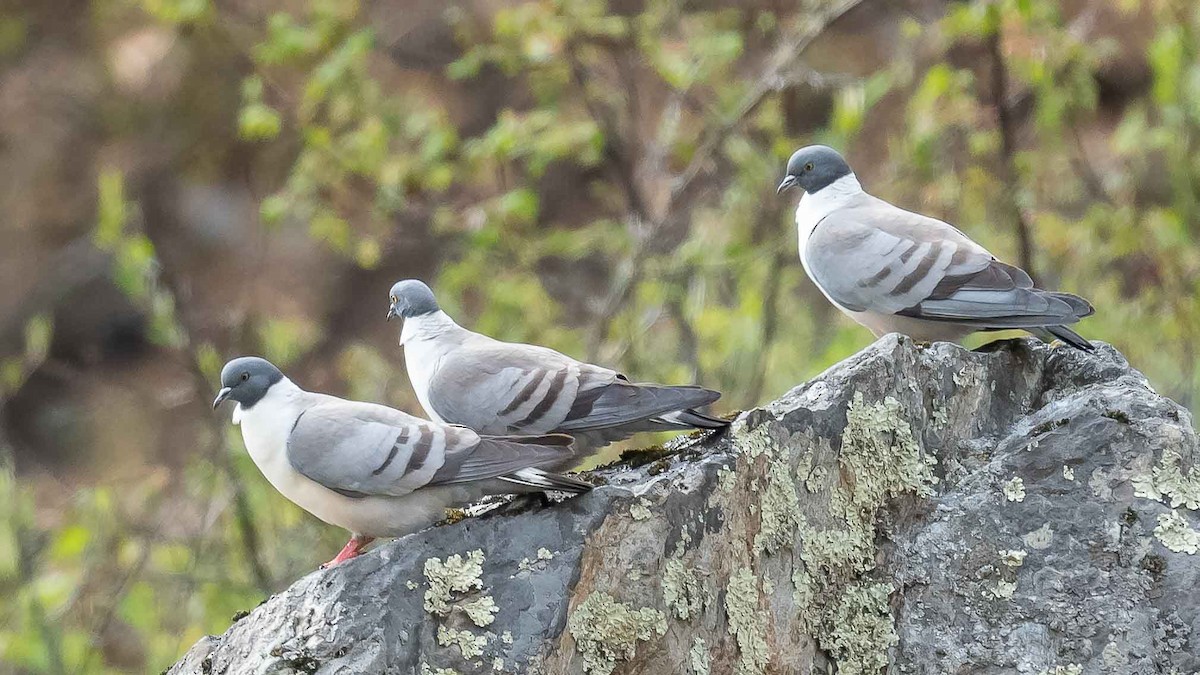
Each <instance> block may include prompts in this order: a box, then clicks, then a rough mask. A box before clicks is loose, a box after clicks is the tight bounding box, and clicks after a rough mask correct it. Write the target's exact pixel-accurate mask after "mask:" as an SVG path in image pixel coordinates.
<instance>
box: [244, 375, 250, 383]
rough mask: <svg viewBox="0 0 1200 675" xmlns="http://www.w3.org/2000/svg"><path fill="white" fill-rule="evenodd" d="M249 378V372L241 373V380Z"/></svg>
mask: <svg viewBox="0 0 1200 675" xmlns="http://www.w3.org/2000/svg"><path fill="white" fill-rule="evenodd" d="M248 379H250V373H242V382H245V381H246V380H248Z"/></svg>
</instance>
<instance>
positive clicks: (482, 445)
mask: <svg viewBox="0 0 1200 675" xmlns="http://www.w3.org/2000/svg"><path fill="white" fill-rule="evenodd" d="M572 441H573V439H572V438H571V437H570V436H565V435H562V434H549V435H543V436H481V437H479V442H478V443H475V444H473V445H471V446H465V447H460V448H456V449H454V450H451V451H449V452H447V453H446V458H445V463H444V464H443V465H442V467H441V468H440V469H438V471H437V473H435V474H434V475H433V479H432V480H431V481H430V485H440V484H447V483H465V482H469V481H477V480H484V479H487V478H497V477H502V476H505V475H507V474H512V473H517V472H520V471H522V470H526V469H536V468H540V467H544V466H551V465H559V464H563V463H564V462H567V461H568V460H570V459H571V458H572V447H571V444H572Z"/></svg>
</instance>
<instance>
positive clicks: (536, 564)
mask: <svg viewBox="0 0 1200 675" xmlns="http://www.w3.org/2000/svg"><path fill="white" fill-rule="evenodd" d="M992 347H993V348H992V350H991V351H990V352H987V353H981V352H970V351H967V350H965V349H962V348H960V347H958V346H955V345H951V344H941V343H939V344H935V345H932V346H920V345H915V344H913V343H912V342H911V341H910V340H908V339H906V338H901V337H897V336H888V337H885V338H883V339H881V340H879V341H878V342H876V343H875V344H874V345H873V346H871V347H870V348H868V349H866V350H864V351H863V352H861V353H859V354H858V355H856V356H854V357H852V358H850V359H848V360H847V361H845V362H843V363H841V364H838V365H836V366H834V367H833V368H831V369H830V370H828V371H827V372H825V373H824V374H822V375H821V376H819V377H817V378H815V379H813V380H812V381H810V382H808V383H806V384H804V385H802V386H800V387H797V388H796V389H794V390H792V391H791V392H789V393H788V394H786V395H785V396H783V397H782V398H781V399H779V400H778V401H775V402H773V403H770V404H768V405H766V406H764V407H762V408H759V409H756V410H752V411H750V412H747V413H744V414H743V415H741V417H740V418H739V419H738V421H737V422H736V424H735V425H734V426H733V428H732V429H731V431H730V432H728V433H727V434H724V435H721V436H718V437H716V438H704V439H685V440H683V441H681V442H680V443H679V444H678V452H677V454H674V455H671V456H668V457H665V458H654V459H653V461H651V462H650V463H648V464H644V465H642V466H637V467H630V466H628V465H618V466H615V467H610V468H606V469H603V470H600V471H597V472H595V474H594V475H595V476H597V477H599V478H600V479H601V480H600V481H598V482H604V485H602V486H601V487H598V488H597V489H596V490H595V491H594V492H593V493H591V494H589V495H586V496H583V497H580V498H576V499H571V500H568V501H565V502H563V503H560V504H556V505H552V506H548V507H536V508H533V507H531V508H526V509H525V510H523V511H522V510H519V509H507V510H508V511H509V513H506V514H499V515H485V516H482V517H477V518H469V519H466V520H464V521H462V522H460V523H457V524H455V525H449V526H443V527H438V528H433V529H431V530H428V531H426V532H422V533H419V534H416V535H412V536H409V537H405V538H402V539H400V540H397V541H395V542H391V543H388V544H386V545H384V546H382V547H380V548H379V549H378V550H377V551H374V552H372V553H370V554H368V555H366V556H363V557H362V558H359V559H357V560H354V561H352V562H350V563H348V564H345V565H342V566H339V567H337V568H335V569H333V570H330V571H327V572H314V573H312V574H310V575H308V576H307V577H305V578H303V579H301V580H300V581H298V582H296V583H295V584H294V585H293V586H292V587H291V588H289V589H288V590H287V591H285V592H283V593H281V594H279V595H277V596H275V597H273V598H271V599H270V600H269V601H268V602H266V603H265V604H263V605H262V606H260V607H258V608H257V609H255V610H254V611H252V612H251V613H250V614H249V616H247V617H246V618H244V619H241V620H240V621H238V622H237V623H235V624H234V625H233V626H232V627H231V628H230V629H229V630H228V631H226V633H225V634H224V635H221V636H219V637H210V638H205V639H204V640H202V641H200V642H199V643H197V644H196V645H195V646H194V647H193V648H192V649H191V651H189V652H188V653H187V654H186V655H185V656H184V658H183V660H182V661H180V662H179V663H178V664H176V665H175V666H174V667H173V668H172V669H171V671H170V672H172V673H205V674H207V673H250V672H254V673H274V672H305V673H367V672H371V673H382V672H388V673H406V674H407V673H441V674H447V673H451V672H454V673H493V672H505V673H525V672H535V673H595V674H600V675H603V674H605V673H634V672H637V673H695V674H697V675H703V674H705V673H714V674H716V673H741V674H750V673H808V672H833V670H834V669H835V667H834V664H836V672H837V673H839V675H854V674H856V673H880V672H883V671H884V669H885V668H886V669H887V672H894V673H951V672H971V673H1014V672H1016V673H1033V674H1038V673H1171V672H1178V673H1192V672H1197V671H1200V640H1192V639H1191V635H1192V633H1193V631H1194V630H1195V629H1196V628H1197V620H1198V610H1200V596H1198V595H1197V594H1196V593H1194V592H1193V591H1194V589H1195V588H1196V586H1197V583H1198V582H1200V559H1198V558H1197V557H1196V556H1195V555H1194V554H1195V552H1196V551H1197V545H1198V544H1200V533H1197V530H1196V527H1197V525H1198V523H1197V520H1198V518H1197V514H1196V513H1195V512H1194V509H1197V508H1200V470H1194V469H1193V468H1192V467H1193V465H1194V464H1195V463H1196V460H1197V438H1196V433H1195V432H1194V431H1193V429H1192V425H1191V419H1190V417H1189V415H1188V413H1187V412H1186V411H1184V410H1183V409H1182V408H1180V407H1179V406H1178V405H1176V404H1174V403H1172V402H1171V401H1169V400H1166V399H1164V398H1162V397H1160V396H1158V395H1157V394H1155V393H1154V391H1153V390H1152V389H1151V388H1150V387H1149V386H1148V384H1147V383H1146V381H1145V379H1144V378H1143V377H1142V375H1141V374H1139V373H1138V372H1136V371H1134V370H1132V369H1131V368H1130V367H1129V366H1128V364H1127V363H1126V362H1125V360H1124V359H1123V358H1122V357H1121V356H1120V354H1118V353H1117V352H1116V351H1114V350H1113V349H1112V348H1111V347H1108V346H1106V345H1100V346H1099V347H1098V349H1097V351H1096V352H1095V353H1093V354H1087V353H1083V352H1079V351H1076V350H1072V349H1069V348H1065V347H1050V346H1046V345H1043V344H1040V343H1037V342H1035V341H1032V340H1013V341H1006V342H1001V343H996V344H995V345H993V346H992ZM514 510H515V511H516V512H515V513H514V512H513V511H514Z"/></svg>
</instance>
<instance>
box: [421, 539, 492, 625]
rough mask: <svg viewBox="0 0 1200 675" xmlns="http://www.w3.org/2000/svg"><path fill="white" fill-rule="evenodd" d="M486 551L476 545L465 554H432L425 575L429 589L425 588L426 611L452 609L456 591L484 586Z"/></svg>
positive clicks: (462, 591)
mask: <svg viewBox="0 0 1200 675" xmlns="http://www.w3.org/2000/svg"><path fill="white" fill-rule="evenodd" d="M482 576H483V551H482V550H480V549H475V550H474V551H471V552H470V553H468V554H467V557H466V558H464V557H462V556H461V555H459V554H457V553H456V554H454V555H452V556H450V557H448V558H446V560H445V562H443V561H442V559H441V558H429V559H428V560H426V561H425V579H426V580H427V581H428V582H429V590H427V591H425V611H426V612H430V613H432V614H438V615H440V616H445V615H446V614H449V613H450V601H451V600H452V599H453V597H454V593H466V592H468V591H471V590H474V589H479V588H483V581H482V579H481V577H482Z"/></svg>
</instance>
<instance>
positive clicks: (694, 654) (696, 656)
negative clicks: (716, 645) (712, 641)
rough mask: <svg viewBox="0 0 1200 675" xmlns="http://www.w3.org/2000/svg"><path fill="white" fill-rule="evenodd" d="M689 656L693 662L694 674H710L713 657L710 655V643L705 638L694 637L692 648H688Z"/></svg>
mask: <svg viewBox="0 0 1200 675" xmlns="http://www.w3.org/2000/svg"><path fill="white" fill-rule="evenodd" d="M688 658H689V659H690V660H691V663H692V673H693V675H708V672H709V669H710V668H711V667H712V658H711V657H710V656H709V655H708V645H706V644H704V638H702V637H697V638H692V648H691V649H689V650H688Z"/></svg>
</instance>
